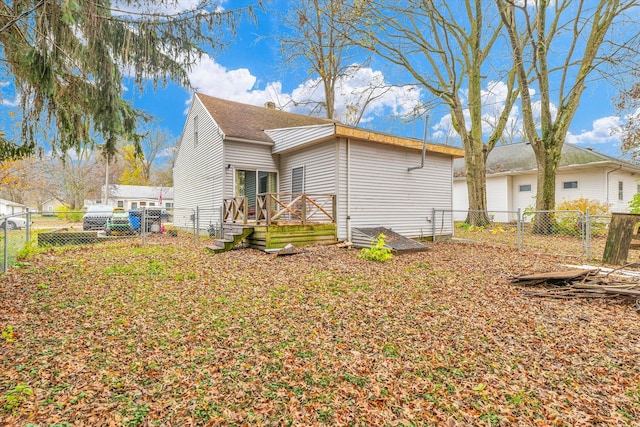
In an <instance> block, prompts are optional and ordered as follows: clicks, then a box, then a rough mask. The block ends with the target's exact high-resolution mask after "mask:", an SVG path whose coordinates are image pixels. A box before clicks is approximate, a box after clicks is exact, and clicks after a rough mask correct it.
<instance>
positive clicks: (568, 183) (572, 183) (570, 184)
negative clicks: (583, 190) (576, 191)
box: [562, 181, 578, 190]
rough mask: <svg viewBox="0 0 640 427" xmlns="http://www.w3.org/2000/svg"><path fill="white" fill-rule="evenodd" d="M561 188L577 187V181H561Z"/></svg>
mask: <svg viewBox="0 0 640 427" xmlns="http://www.w3.org/2000/svg"><path fill="white" fill-rule="evenodd" d="M562 188H564V189H565V190H567V189H570V188H578V181H566V182H563V183H562Z"/></svg>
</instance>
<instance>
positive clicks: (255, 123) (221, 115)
mask: <svg viewBox="0 0 640 427" xmlns="http://www.w3.org/2000/svg"><path fill="white" fill-rule="evenodd" d="M196 97H198V99H200V101H201V102H202V104H203V105H204V106H205V108H206V109H207V110H208V111H209V113H210V114H211V116H212V117H213V118H214V120H215V121H216V123H217V124H218V126H220V129H222V132H224V134H225V136H226V137H227V138H239V139H248V140H251V141H263V142H273V141H272V140H271V138H269V135H267V134H266V133H264V131H265V130H266V129H279V128H291V127H299V126H312V125H321V124H328V123H336V121H335V120H329V119H323V118H321V117H313V116H304V115H302V114H294V113H288V112H286V111H281V110H276V109H273V108H265V107H258V106H255V105H249V104H242V103H240V102H235V101H229V100H226V99H220V98H215V97H213V96H208V95H204V94H202V93H196Z"/></svg>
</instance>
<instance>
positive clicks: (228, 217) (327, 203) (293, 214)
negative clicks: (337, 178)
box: [224, 193, 336, 225]
mask: <svg viewBox="0 0 640 427" xmlns="http://www.w3.org/2000/svg"><path fill="white" fill-rule="evenodd" d="M248 220H255V221H256V223H257V224H266V225H272V224H275V223H287V224H302V225H307V224H326V223H329V224H331V223H335V221H336V196H335V194H294V193H263V194H258V195H257V196H256V206H255V208H254V207H253V206H249V205H248V202H247V198H246V197H236V198H233V199H225V200H224V222H225V223H243V224H246V223H247V221H248Z"/></svg>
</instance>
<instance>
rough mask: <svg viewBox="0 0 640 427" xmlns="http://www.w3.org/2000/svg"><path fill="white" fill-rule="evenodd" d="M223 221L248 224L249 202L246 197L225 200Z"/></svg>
mask: <svg viewBox="0 0 640 427" xmlns="http://www.w3.org/2000/svg"><path fill="white" fill-rule="evenodd" d="M223 214H224V217H223V218H222V222H224V223H242V224H246V223H247V220H248V219H249V202H248V201H247V198H246V197H234V198H233V199H224V200H223Z"/></svg>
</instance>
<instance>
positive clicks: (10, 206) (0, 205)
mask: <svg viewBox="0 0 640 427" xmlns="http://www.w3.org/2000/svg"><path fill="white" fill-rule="evenodd" d="M26 211H27V207H26V206H25V205H23V204H21V203H16V202H12V201H10V200H5V199H0V216H2V215H15V214H19V213H22V212H26Z"/></svg>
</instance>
